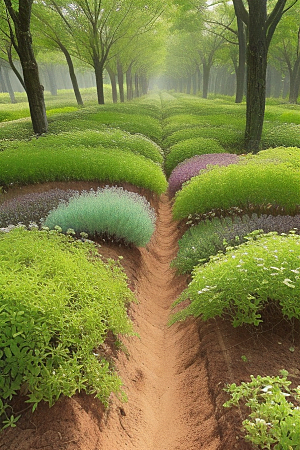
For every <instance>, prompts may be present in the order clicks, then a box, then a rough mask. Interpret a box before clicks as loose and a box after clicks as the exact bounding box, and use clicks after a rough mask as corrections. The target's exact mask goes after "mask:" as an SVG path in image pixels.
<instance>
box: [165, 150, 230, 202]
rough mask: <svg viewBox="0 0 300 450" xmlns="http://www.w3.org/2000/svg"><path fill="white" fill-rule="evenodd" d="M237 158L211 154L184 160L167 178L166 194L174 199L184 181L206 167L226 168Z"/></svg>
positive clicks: (228, 154) (223, 154) (222, 154)
mask: <svg viewBox="0 0 300 450" xmlns="http://www.w3.org/2000/svg"><path fill="white" fill-rule="evenodd" d="M238 160H239V157H238V156H237V155H235V154H231V153H211V154H205V155H197V156H194V157H192V158H189V159H186V160H185V161H183V162H182V163H180V164H178V166H177V167H176V168H175V169H174V170H173V171H172V173H171V175H170V178H169V187H168V193H169V196H170V197H174V195H175V194H176V192H177V191H179V190H180V189H181V187H182V185H183V183H185V182H186V181H188V180H190V179H191V178H192V177H195V176H196V175H199V172H200V171H201V170H203V169H206V168H208V166H213V165H218V166H228V165H229V164H235V163H237V162H238Z"/></svg>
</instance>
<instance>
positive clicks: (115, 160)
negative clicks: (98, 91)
mask: <svg viewBox="0 0 300 450" xmlns="http://www.w3.org/2000/svg"><path fill="white" fill-rule="evenodd" d="M40 139H43V138H40ZM38 141H39V140H38ZM41 142H42V141H41ZM36 145H37V147H36ZM70 180H86V181H95V180H98V181H104V182H105V181H107V182H111V183H118V182H120V183H121V182H128V183H131V184H133V185H135V186H138V187H142V188H146V189H150V190H152V191H154V192H155V193H158V194H161V193H162V192H164V191H165V190H166V188H167V181H166V179H165V176H164V174H163V172H162V169H161V167H160V166H159V165H158V164H156V163H154V162H153V161H151V160H149V159H148V158H145V157H144V156H141V155H135V154H133V153H132V152H130V151H125V150H117V149H114V150H113V151H112V150H111V149H104V148H93V147H85V146H79V145H78V146H77V147H76V148H75V149H74V148H73V147H69V146H67V145H66V146H64V147H63V146H59V147H58V148H52V150H51V151H49V149H48V148H46V149H45V148H41V145H40V144H39V143H37V141H36V140H35V141H31V142H28V143H27V144H26V143H22V144H21V145H20V146H19V148H10V149H8V150H6V151H4V152H0V185H5V186H8V185H10V184H14V183H18V184H20V185H24V184H34V183H43V182H49V181H70Z"/></svg>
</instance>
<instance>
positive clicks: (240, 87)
mask: <svg viewBox="0 0 300 450" xmlns="http://www.w3.org/2000/svg"><path fill="white" fill-rule="evenodd" d="M237 27H238V42H239V63H238V67H237V70H236V93H235V103H241V102H242V101H243V97H244V84H245V73H246V35H245V25H244V23H243V21H242V20H241V19H240V18H239V17H237Z"/></svg>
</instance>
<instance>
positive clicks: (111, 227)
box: [43, 188, 155, 247]
mask: <svg viewBox="0 0 300 450" xmlns="http://www.w3.org/2000/svg"><path fill="white" fill-rule="evenodd" d="M43 225H44V226H46V227H49V228H51V229H53V228H55V226H57V225H58V226H59V227H60V228H61V229H62V231H63V232H64V233H66V232H67V230H68V229H70V228H71V229H73V230H74V231H75V232H76V233H78V234H79V233H80V232H85V233H88V234H89V235H90V236H95V235H106V236H109V237H111V238H113V239H115V240H122V241H125V242H126V243H130V244H134V245H136V246H138V247H144V246H145V245H146V244H147V243H148V242H149V241H150V238H151V236H152V234H153V232H154V228H155V213H154V211H153V209H152V208H151V207H150V205H149V203H148V202H147V201H146V199H145V198H144V197H142V196H140V195H138V194H135V193H133V192H128V191H125V190H123V189H122V188H105V189H99V190H98V191H97V192H94V191H90V192H88V193H87V192H86V193H83V194H81V195H79V196H76V197H72V198H71V199H70V200H69V203H68V204H65V203H61V204H60V205H59V206H58V207H57V208H56V209H54V210H52V211H51V212H50V213H49V214H48V216H47V217H46V219H45V221H44V223H43Z"/></svg>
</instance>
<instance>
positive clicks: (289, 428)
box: [224, 370, 300, 450]
mask: <svg viewBox="0 0 300 450" xmlns="http://www.w3.org/2000/svg"><path fill="white" fill-rule="evenodd" d="M281 375H282V376H281V377H270V376H266V377H262V376H260V375H258V376H257V377H256V378H255V377H254V376H253V375H250V377H251V381H250V382H247V383H245V382H242V383H241V385H240V386H237V385H236V384H235V383H233V384H231V385H229V386H227V387H226V388H225V391H226V392H228V393H229V394H230V395H231V399H230V400H229V401H228V402H226V403H225V404H224V406H225V407H226V408H228V407H231V406H237V405H239V403H242V404H245V405H246V406H248V407H249V408H250V414H249V417H248V418H247V419H246V420H244V421H243V428H244V429H245V431H246V436H245V438H246V440H247V441H250V442H251V443H252V444H254V445H255V446H257V448H260V449H270V448H273V449H275V450H283V449H286V450H299V443H300V386H298V387H297V388H296V389H290V384H291V382H290V381H288V380H287V376H288V372H287V371H286V370H282V371H281Z"/></svg>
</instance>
